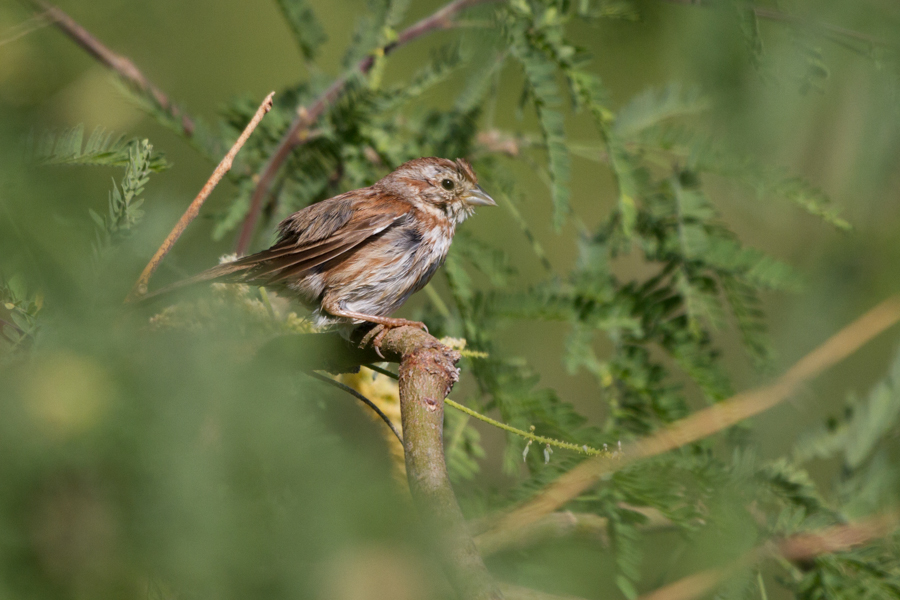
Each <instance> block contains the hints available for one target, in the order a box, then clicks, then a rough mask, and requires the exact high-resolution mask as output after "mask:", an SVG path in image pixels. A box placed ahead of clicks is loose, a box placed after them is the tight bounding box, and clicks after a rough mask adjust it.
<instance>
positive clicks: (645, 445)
mask: <svg viewBox="0 0 900 600" xmlns="http://www.w3.org/2000/svg"><path fill="white" fill-rule="evenodd" d="M898 321H900V296H894V297H892V298H889V299H888V300H886V301H884V302H882V303H881V304H879V305H878V306H876V307H875V308H873V309H872V310H870V311H869V312H867V313H866V314H864V315H863V316H861V317H860V318H858V319H857V320H856V321H854V322H853V323H851V324H850V325H848V326H846V327H845V328H844V329H842V330H840V331H839V332H838V333H836V334H835V335H833V336H832V337H831V338H829V339H828V340H827V341H826V342H825V343H824V344H822V345H821V346H819V347H818V348H816V349H815V350H813V351H812V352H810V353H809V354H807V355H806V356H805V357H803V358H802V359H801V360H800V361H798V362H797V363H796V364H795V365H794V366H793V367H792V368H791V369H790V370H788V372H787V373H785V374H784V375H782V376H781V377H780V378H779V379H778V380H776V381H775V382H774V383H772V384H770V385H768V386H765V387H762V388H758V389H756V390H751V391H748V392H743V393H740V394H738V395H736V396H734V397H732V398H730V399H729V400H726V401H723V402H720V403H719V404H716V405H713V406H710V407H709V408H706V409H703V410H701V411H698V412H696V413H694V414H693V415H690V416H688V417H685V418H684V419H681V420H680V421H676V422H675V423H673V424H672V425H670V426H668V427H665V428H663V429H660V430H659V431H657V432H656V433H654V434H653V435H650V436H648V437H646V438H644V439H642V440H637V441H634V442H630V443H628V444H626V445H625V446H624V447H623V450H622V453H621V454H619V455H617V456H615V457H604V456H598V457H594V458H590V459H588V460H585V461H584V462H582V463H581V464H580V465H578V466H577V467H575V468H574V469H572V470H571V471H569V472H567V473H565V474H564V475H562V476H561V477H559V478H558V479H557V480H556V481H554V482H553V483H551V484H550V485H549V486H547V487H546V488H544V489H543V490H542V491H541V492H539V493H538V494H537V495H536V496H535V497H534V498H532V499H531V500H529V501H528V502H526V503H524V504H523V505H521V506H519V507H518V508H515V509H513V510H512V511H510V512H509V513H507V514H505V515H503V516H501V517H500V518H499V519H498V520H497V522H496V525H495V529H498V530H502V529H512V528H516V527H523V526H525V525H527V524H529V523H533V522H534V521H536V520H537V519H539V518H540V517H542V516H543V515H545V514H548V513H550V512H552V511H554V510H556V509H558V508H559V507H561V506H563V505H564V504H565V503H567V502H568V501H569V500H571V499H572V498H575V497H576V496H577V495H578V494H580V493H582V492H583V491H585V490H586V489H588V488H590V487H591V486H593V485H594V484H595V483H597V482H598V481H599V479H600V477H601V476H604V475H607V474H609V473H612V472H614V471H617V470H620V469H622V468H623V467H625V466H627V465H630V464H632V463H634V462H636V461H638V460H640V459H643V458H648V457H651V456H657V455H659V454H662V453H664V452H668V451H669V450H673V449H675V448H679V447H681V446H684V445H686V444H690V443H692V442H696V441H697V440H701V439H703V438H706V437H708V436H710V435H713V434H714V433H717V432H719V431H722V430H723V429H726V428H728V427H731V426H733V425H735V424H737V423H739V422H741V421H743V420H744V419H747V418H749V417H752V416H754V415H757V414H759V413H761V412H763V411H765V410H768V409H769V408H772V407H773V406H776V405H777V404H779V403H780V402H782V401H783V400H785V399H787V398H788V397H790V395H791V394H793V393H794V392H795V391H796V390H797V388H798V387H799V386H800V385H801V384H802V383H804V382H805V381H808V380H809V379H811V378H813V377H815V376H816V375H818V374H819V373H821V372H822V371H824V370H825V369H828V368H829V367H831V366H833V365H834V364H836V363H837V362H839V361H841V360H843V359H844V358H846V357H847V356H849V355H851V354H853V353H854V352H855V351H856V350H858V349H859V348H860V347H861V346H862V345H863V344H865V343H866V342H868V341H869V340H871V339H872V338H873V337H875V336H876V335H878V334H879V333H881V332H883V331H884V330H885V329H887V328H889V327H891V326H892V325H894V324H896V323H897V322H898Z"/></svg>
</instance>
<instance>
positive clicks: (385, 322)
mask: <svg viewBox="0 0 900 600" xmlns="http://www.w3.org/2000/svg"><path fill="white" fill-rule="evenodd" d="M322 308H323V309H325V311H326V312H327V313H328V314H330V315H333V316H335V317H343V318H346V319H356V320H358V321H366V322H368V323H377V324H378V325H381V327H382V329H381V331H379V332H378V333H377V334H376V335H375V339H373V340H372V347H373V348H375V352H376V353H377V354H378V356H380V357H381V358H384V355H383V354H382V353H381V341H382V340H383V339H384V336H385V335H387V332H388V331H390V330H391V329H393V328H395V327H406V326H409V327H418V328H420V329H422V330H424V331H425V333H428V327H426V325H425V323H422V322H420V321H410V320H409V319H396V318H392V317H378V316H375V315H367V314H365V313H359V312H354V311H352V310H345V309H344V308H342V307H341V306H340V304H339V303H338V302H335V301H333V300H328V299H325V300H323V301H322Z"/></svg>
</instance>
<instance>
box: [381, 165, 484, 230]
mask: <svg viewBox="0 0 900 600" xmlns="http://www.w3.org/2000/svg"><path fill="white" fill-rule="evenodd" d="M375 185H376V186H380V187H381V188H382V189H384V190H385V191H387V192H390V193H392V194H395V195H397V196H399V197H401V198H403V199H404V200H407V201H409V202H411V203H413V204H414V205H418V206H420V208H426V209H427V208H428V207H432V210H433V208H437V209H439V210H441V211H443V212H444V213H445V214H446V215H447V217H448V218H449V219H450V220H451V221H453V222H454V223H459V222H461V221H463V220H464V219H465V218H466V217H469V216H471V215H472V213H473V212H474V211H475V207H476V206H496V205H497V203H496V202H494V200H493V198H491V197H490V196H488V195H487V193H486V192H485V191H484V190H483V189H481V186H479V185H478V178H477V177H476V176H475V172H474V171H473V170H472V165H470V164H469V163H468V161H466V160H465V159H462V158H457V159H456V160H455V161H453V160H449V159H446V158H434V157H429V158H417V159H415V160H411V161H409V162H407V163H404V164H402V165H400V166H399V167H398V168H397V169H396V170H395V171H394V172H393V173H391V174H389V175H387V176H386V177H385V178H384V179H382V180H381V181H379V182H378V183H377V184H375Z"/></svg>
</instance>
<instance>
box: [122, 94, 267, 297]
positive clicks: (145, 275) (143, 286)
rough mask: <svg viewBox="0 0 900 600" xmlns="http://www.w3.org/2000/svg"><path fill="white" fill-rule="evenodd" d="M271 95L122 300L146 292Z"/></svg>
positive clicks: (247, 136) (225, 169)
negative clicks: (164, 259) (163, 261)
mask: <svg viewBox="0 0 900 600" xmlns="http://www.w3.org/2000/svg"><path fill="white" fill-rule="evenodd" d="M274 96H275V92H271V93H270V94H269V95H268V96H266V99H265V100H263V103H262V104H260V106H259V108H258V109H257V111H256V114H255V115H253V118H252V119H251V120H250V123H248V124H247V127H245V128H244V131H243V133H241V136H240V137H239V138H238V139H237V141H236V142H235V143H234V145H233V146H232V147H231V150H229V151H228V154H226V155H225V158H223V159H222V161H221V162H220V163H219V166H217V167H216V170H215V171H213V174H212V175H211V176H210V178H209V180H208V181H207V182H206V185H204V186H203V189H201V190H200V193H199V194H197V197H196V198H194V201H193V202H191V204H190V206H188V208H187V210H186V211H184V214H183V215H181V218H180V219H179V220H178V223H176V224H175V227H174V228H173V229H172V231H171V232H170V233H169V235H168V236H167V237H166V239H165V240H164V241H163V243H162V245H161V246H160V247H159V250H157V251H156V254H154V255H153V258H151V259H150V262H149V263H147V266H146V267H144V271H143V272H142V273H141V276H140V277H139V278H138V280H137V282H136V283H135V284H134V287H133V288H132V289H131V292H130V293H129V294H128V298H126V299H125V301H126V302H132V301H134V300H137V299H138V298H140V297H141V296H143V295H144V294H146V293H147V284H148V283H149V282H150V277H152V276H153V273H154V272H155V271H156V269H157V268H158V267H159V264H160V263H161V262H162V259H163V258H165V256H166V254H168V253H169V251H170V250H171V249H172V246H174V245H175V242H177V241H178V238H180V237H181V234H183V233H184V231H185V229H187V226H188V225H190V224H191V221H193V220H194V219H195V218H196V217H197V215H198V214H200V207H201V206H203V203H204V202H206V199H207V198H208V197H209V195H210V194H211V193H212V191H213V190H214V189H215V188H216V186H217V185H218V184H219V182H220V181H221V180H222V178H223V177H224V176H225V173H227V172H228V171H229V170H230V169H231V165H232V163H233V162H234V157H235V156H237V153H238V151H239V150H240V149H241V148H242V147H243V146H244V144H245V143H246V142H247V139H248V138H249V137H250V134H251V133H253V130H254V129H256V126H257V125H259V122H260V121H261V120H262V118H263V116H265V114H266V113H267V112H269V111H270V110H271V109H272V98H273V97H274Z"/></svg>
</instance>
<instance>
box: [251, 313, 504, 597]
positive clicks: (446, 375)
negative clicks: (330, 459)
mask: <svg viewBox="0 0 900 600" xmlns="http://www.w3.org/2000/svg"><path fill="white" fill-rule="evenodd" d="M375 331H377V328H376V330H373V331H372V332H371V333H370V334H369V335H367V336H366V337H365V338H363V340H362V342H361V343H359V344H358V345H355V344H348V343H347V342H346V341H344V340H342V339H341V338H340V337H338V336H337V335H336V334H310V335H292V336H283V337H280V338H277V339H275V340H272V341H271V342H269V343H268V344H267V345H266V346H264V347H263V348H262V349H260V351H259V352H258V353H257V360H261V361H264V362H266V363H267V364H270V361H274V362H276V363H281V364H283V365H284V366H285V367H288V368H291V367H293V368H294V369H296V368H297V367H298V366H301V367H302V368H303V369H304V370H309V369H323V370H327V371H331V372H341V371H348V370H351V371H352V370H355V369H356V368H357V367H359V366H360V365H364V364H368V363H371V362H379V361H381V360H384V359H381V358H379V357H378V355H377V354H376V353H375V351H374V350H373V349H372V348H371V346H370V345H369V342H370V341H371V338H372V337H373V336H372V333H375ZM381 351H382V353H383V354H384V356H385V358H386V359H387V360H390V361H393V362H399V363H400V379H399V382H400V412H401V419H402V423H403V450H404V454H405V456H406V474H407V478H408V480H409V489H410V492H411V494H412V497H413V501H414V503H415V505H416V508H417V509H418V512H419V515H420V517H421V519H422V521H423V522H424V523H425V524H426V525H427V526H429V527H430V528H431V529H432V530H433V531H434V532H435V533H436V534H437V535H438V536H439V540H438V543H437V544H435V546H436V547H437V548H440V551H441V552H442V553H443V558H444V564H445V567H446V572H447V576H448V578H449V579H450V583H451V584H452V585H453V587H454V588H455V589H456V592H457V595H458V597H459V598H460V599H465V600H470V599H473V600H488V599H498V598H503V594H502V593H501V592H500V589H499V588H498V587H497V585H496V584H495V583H494V581H493V579H492V578H491V576H490V573H488V570H487V568H486V567H485V565H484V561H483V560H482V558H481V555H480V554H479V552H478V549H477V548H476V546H475V542H474V541H473V540H472V535H471V534H470V533H469V528H468V526H467V524H466V521H465V519H464V518H463V514H462V511H461V510H460V508H459V504H458V503H457V502H456V496H455V494H454V493H453V488H452V486H451V484H450V477H449V475H448V473H447V464H446V461H445V459H444V441H443V424H444V399H445V398H446V397H447V395H448V394H449V393H450V390H451V389H452V388H453V384H454V383H456V381H457V380H458V379H459V370H458V369H457V368H456V362H457V361H458V360H459V358H460V355H459V353H458V352H456V351H454V350H451V349H449V348H447V347H446V346H444V345H442V344H441V343H440V342H438V341H437V340H436V339H435V338H433V337H432V336H430V335H428V334H427V333H425V332H424V331H421V330H420V329H418V328H415V327H399V328H396V329H391V330H390V331H388V333H387V334H386V335H385V336H384V339H383V340H382V342H381Z"/></svg>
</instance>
